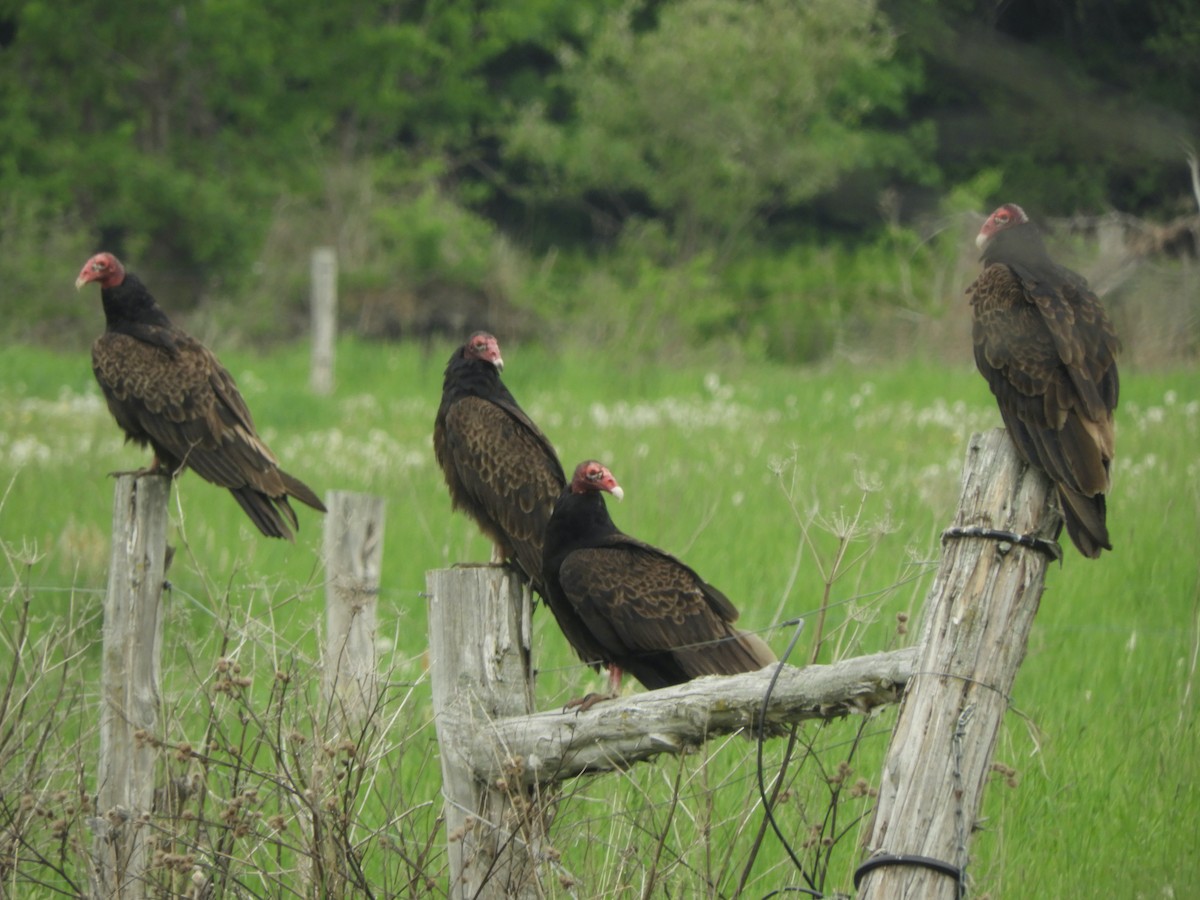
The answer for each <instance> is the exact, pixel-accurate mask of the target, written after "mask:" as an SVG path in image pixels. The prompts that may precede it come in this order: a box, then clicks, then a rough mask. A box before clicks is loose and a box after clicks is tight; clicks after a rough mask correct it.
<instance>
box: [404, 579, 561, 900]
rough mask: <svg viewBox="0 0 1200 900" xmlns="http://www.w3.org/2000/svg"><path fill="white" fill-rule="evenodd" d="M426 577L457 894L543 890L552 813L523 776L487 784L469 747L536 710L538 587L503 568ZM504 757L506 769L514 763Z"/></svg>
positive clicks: (483, 896)
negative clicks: (547, 816) (533, 643)
mask: <svg viewBox="0 0 1200 900" xmlns="http://www.w3.org/2000/svg"><path fill="white" fill-rule="evenodd" d="M425 578H426V589H427V592H428V595H429V655H430V681H431V685H432V688H433V710H434V716H435V719H436V724H437V734H438V743H439V744H440V746H441V754H442V793H443V798H444V802H445V811H446V812H445V821H446V834H447V840H448V841H449V854H450V897H451V898H454V900H459V898H481V900H487V898H500V897H536V896H540V895H541V891H539V885H538V883H537V863H538V858H539V855H540V849H541V841H542V836H543V835H544V833H545V832H544V829H545V827H546V825H547V823H546V821H545V820H544V819H543V818H542V816H543V814H544V811H543V810H542V809H541V808H540V807H539V804H538V803H537V802H536V799H537V798H536V796H535V795H534V794H533V793H532V792H531V791H530V790H529V789H528V788H525V787H523V786H521V785H520V783H519V782H520V776H519V773H513V777H511V778H507V779H506V778H504V777H501V778H497V779H494V780H490V781H483V780H481V779H480V778H479V777H478V776H477V774H476V773H475V771H474V770H473V768H472V767H471V765H470V761H469V760H468V758H467V757H466V755H465V752H464V751H465V747H466V744H467V743H468V738H469V737H470V736H471V735H474V734H479V733H481V732H486V731H487V730H488V729H489V728H490V727H491V723H492V722H493V721H495V720H496V719H499V718H504V717H508V716H516V715H527V714H529V713H531V712H532V711H533V672H532V669H531V665H530V632H531V627H530V625H531V609H532V605H531V602H530V596H529V592H528V590H527V589H525V588H524V587H523V585H522V583H521V581H520V580H519V579H518V578H517V576H516V575H515V574H514V573H513V572H512V571H511V570H509V569H507V568H503V567H500V566H467V567H462V568H455V569H438V570H435V571H431V572H427V573H426V576H425ZM496 753H497V755H500V756H502V755H503V754H504V750H503V748H502V747H500V748H497V750H496ZM497 762H498V768H499V769H500V770H501V771H504V770H505V768H506V765H505V764H506V762H508V761H507V760H505V759H498V760H497ZM513 763H514V764H515V763H516V760H513Z"/></svg>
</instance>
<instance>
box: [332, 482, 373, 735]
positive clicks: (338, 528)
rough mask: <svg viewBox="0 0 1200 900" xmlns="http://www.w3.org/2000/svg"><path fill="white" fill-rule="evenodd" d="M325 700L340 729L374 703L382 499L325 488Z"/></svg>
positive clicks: (368, 712) (365, 712)
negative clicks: (326, 510)
mask: <svg viewBox="0 0 1200 900" xmlns="http://www.w3.org/2000/svg"><path fill="white" fill-rule="evenodd" d="M325 506H326V507H327V508H328V510H329V511H328V513H326V515H325V550H324V552H325V665H324V672H323V677H322V687H323V689H324V697H325V701H326V703H327V704H328V706H329V709H330V712H331V713H332V715H333V717H334V719H335V721H336V722H337V725H336V728H337V729H338V730H339V731H340V730H343V729H344V728H345V727H347V726H351V727H352V726H353V725H354V724H356V723H358V722H360V721H362V719H363V718H364V717H365V716H367V715H369V714H370V712H371V711H372V710H373V709H374V708H375V702H376V699H377V697H378V692H379V686H378V681H379V672H378V667H377V665H376V659H375V623H376V606H377V601H378V597H379V573H380V570H381V568H382V563H383V525H384V500H383V498H382V497H376V496H373V495H371V494H357V493H354V492H352V491H330V492H329V494H328V496H326V498H325Z"/></svg>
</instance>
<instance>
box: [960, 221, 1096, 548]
mask: <svg viewBox="0 0 1200 900" xmlns="http://www.w3.org/2000/svg"><path fill="white" fill-rule="evenodd" d="M979 244H980V246H982V247H983V249H984V256H983V262H984V269H983V272H982V273H981V274H980V276H979V277H978V278H977V279H976V280H975V282H974V283H973V284H972V285H971V286H970V287H969V288H968V292H969V293H970V294H971V305H972V310H973V319H974V322H973V335H974V347H975V362H976V365H977V367H978V368H979V371H980V373H981V374H982V375H983V376H984V378H986V379H987V382H988V385H989V387H990V388H991V390H992V393H993V394H994V395H995V397H996V402H997V404H998V405H999V407H1000V414H1001V417H1002V418H1003V419H1004V424H1005V426H1006V427H1007V429H1008V432H1009V434H1010V435H1011V436H1012V439H1013V442H1014V443H1015V444H1016V446H1017V449H1018V451H1019V452H1020V453H1021V455H1022V457H1024V459H1025V460H1026V461H1027V462H1028V463H1030V464H1031V465H1033V466H1036V467H1037V468H1039V469H1041V470H1042V471H1044V472H1045V473H1046V474H1047V475H1048V476H1049V477H1050V479H1051V480H1052V481H1053V482H1054V483H1055V486H1056V488H1057V491H1058V495H1059V499H1060V501H1061V504H1062V508H1063V518H1064V521H1065V523H1066V526H1067V533H1068V534H1069V535H1070V537H1071V540H1072V542H1073V543H1074V544H1075V546H1076V547H1077V548H1078V549H1079V551H1080V552H1081V553H1082V554H1083V555H1084V556H1087V557H1090V558H1095V557H1098V556H1099V555H1100V551H1101V550H1102V549H1103V550H1111V549H1112V543H1111V540H1110V538H1109V533H1108V526H1107V501H1106V494H1107V493H1108V491H1109V488H1110V486H1111V477H1110V475H1111V473H1110V469H1111V464H1112V459H1113V454H1114V452H1115V435H1114V429H1113V410H1115V409H1116V406H1117V401H1118V395H1119V392H1120V381H1119V377H1118V373H1117V364H1116V354H1117V352H1118V350H1119V347H1120V342H1119V340H1118V339H1117V336H1116V333H1115V331H1114V330H1113V327H1112V324H1111V323H1110V322H1109V319H1108V316H1107V314H1106V313H1105V311H1104V307H1103V306H1102V305H1101V303H1100V301H1099V299H1098V298H1097V297H1096V295H1095V294H1093V293H1092V292H1091V290H1089V288H1088V286H1087V282H1086V281H1085V280H1084V279H1083V278H1082V277H1081V276H1079V275H1078V274H1076V273H1074V272H1071V271H1070V270H1069V269H1065V268H1063V267H1061V266H1059V265H1057V264H1056V263H1054V262H1053V261H1052V260H1051V259H1050V257H1049V255H1048V254H1047V253H1046V251H1045V248H1044V246H1043V244H1042V241H1041V237H1040V236H1039V235H1038V233H1037V231H1036V230H1035V229H1034V227H1033V226H1032V225H1031V224H1029V221H1028V218H1027V217H1026V216H1025V213H1024V211H1023V210H1021V208H1020V207H1017V206H1014V205H1012V204H1009V205H1006V206H1002V207H1000V209H998V210H996V212H995V213H993V214H992V216H990V217H989V218H988V220H987V222H986V223H985V224H984V227H983V229H981V231H980V239H979Z"/></svg>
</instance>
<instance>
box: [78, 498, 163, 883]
mask: <svg viewBox="0 0 1200 900" xmlns="http://www.w3.org/2000/svg"><path fill="white" fill-rule="evenodd" d="M170 490H171V480H170V479H169V478H167V477H166V476H163V475H143V476H141V477H137V476H134V475H121V476H119V477H118V478H117V486H116V490H115V493H114V499H113V527H112V551H111V556H110V560H109V569H108V592H107V594H106V595H105V598H104V631H103V656H102V660H101V673H100V694H101V703H100V764H99V767H98V770H97V773H96V817H95V818H93V819H92V820H90V822H89V825H90V826H91V828H92V830H93V832H94V835H95V839H94V854H95V857H96V862H97V865H96V867H95V877H96V879H97V880H98V883H97V884H94V885H93V893H95V894H96V895H97V896H99V897H102V898H110V897H114V898H115V897H120V898H122V900H136V898H140V897H142V896H145V894H146V891H145V883H144V875H145V870H146V864H147V857H148V852H147V849H148V848H147V838H148V836H149V835H148V830H147V829H145V828H144V827H143V819H144V818H145V817H147V816H149V814H150V812H151V807H152V806H153V803H154V767H155V763H156V761H157V757H158V753H157V751H156V750H155V748H154V742H153V740H152V738H153V737H154V735H155V733H156V729H157V727H158V707H159V698H160V690H159V680H160V679H159V660H160V656H161V653H162V614H161V613H162V592H163V576H164V568H165V565H166V552H167V498H168V496H169V495H170Z"/></svg>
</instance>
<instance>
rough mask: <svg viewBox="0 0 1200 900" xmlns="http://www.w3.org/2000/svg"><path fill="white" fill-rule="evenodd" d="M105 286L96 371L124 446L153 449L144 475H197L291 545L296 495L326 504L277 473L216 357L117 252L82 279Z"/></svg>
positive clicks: (98, 260) (90, 266) (79, 283)
mask: <svg viewBox="0 0 1200 900" xmlns="http://www.w3.org/2000/svg"><path fill="white" fill-rule="evenodd" d="M92 281H94V282H97V283H98V284H99V285H100V299H101V300H102V301H103V302H104V318H105V322H106V327H105V329H104V334H102V335H101V336H100V337H98V338H97V339H96V342H95V343H94V344H93V345H92V371H94V372H95V373H96V381H98V382H99V383H100V389H101V390H102V391H103V392H104V398H105V399H106V400H107V401H108V408H109V411H110V412H112V414H113V418H115V419H116V420H117V424H118V425H119V426H121V429H122V430H123V431H124V432H125V440H127V441H134V442H135V443H137V444H140V445H141V446H143V447H145V446H146V445H149V446H150V447H151V448H152V449H153V450H154V463H153V464H152V465H151V466H150V467H149V468H147V469H142V470H140V471H139V474H140V473H146V472H154V473H161V474H165V475H168V476H170V477H172V478H173V477H175V476H176V475H178V474H179V473H180V472H182V471H183V470H184V469H191V470H193V471H194V472H195V473H196V474H197V475H199V476H200V477H201V478H203V479H204V480H205V481H211V482H212V483H213V484H215V485H217V486H219V487H223V488H228V489H229V492H230V493H231V494H233V497H234V499H235V500H237V502H238V503H239V504H240V505H241V507H242V509H243V510H245V512H246V515H248V516H249V517H250V521H252V522H253V523H254V524H255V526H257V528H258V530H259V531H261V532H262V533H263V534H265V535H266V536H267V537H279V538H287V539H288V540H292V539H293V538H292V530H293V529H296V528H299V522H298V521H297V519H296V513H295V511H294V510H293V509H292V508H291V506H290V505H289V504H288V497H295V498H296V499H297V500H299V501H300V502H301V503H304V504H307V505H308V506H311V507H312V508H313V509H316V510H320V511H321V512H325V506H324V504H322V503H321V501H320V500H319V499H318V498H317V495H316V494H314V493H313V492H312V490H311V489H310V488H309V487H308V486H307V485H305V484H304V483H303V482H301V481H300V480H299V479H298V478H294V477H293V476H291V475H289V474H288V473H287V472H285V471H283V470H282V469H281V468H279V462H278V460H276V459H275V454H273V453H272V452H271V450H270V448H269V447H267V445H266V444H264V443H263V441H262V438H260V437H259V436H258V433H257V432H256V431H255V429H254V420H253V419H252V418H251V417H250V410H249V409H248V408H247V407H246V402H245V401H244V400H243V399H242V395H241V394H240V393H238V389H237V385H236V384H235V383H234V381H233V377H232V376H231V375H230V374H229V373H228V372H227V371H226V370H225V367H224V366H222V365H221V363H220V362H219V361H218V360H217V358H216V357H215V356H214V355H213V354H212V352H211V351H210V350H209V349H208V348H207V347H205V346H204V345H203V344H201V343H200V342H199V341H198V340H196V339H195V338H193V337H192V336H191V335H189V334H187V333H186V332H185V331H183V329H181V328H178V327H176V326H175V325H173V324H171V320H170V319H169V318H167V314H166V313H165V312H163V310H162V307H160V306H159V305H158V303H157V302H155V300H154V297H153V296H152V295H151V294H150V291H148V290H147V289H146V286H145V285H144V284H142V282H141V281H140V280H139V279H138V277H137V276H136V275H134V274H133V273H132V272H126V271H125V268H124V266H122V265H121V261H120V260H118V259H117V258H116V257H115V256H113V255H112V254H111V253H97V254H96V255H95V256H93V257H92V258H91V259H89V260H88V261H87V262H86V263H85V264H84V266H83V268H82V269H81V270H80V272H79V277H78V278H76V279H75V287H76V289H78V288H81V287H83V286H84V285H85V284H87V283H88V282H92Z"/></svg>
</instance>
